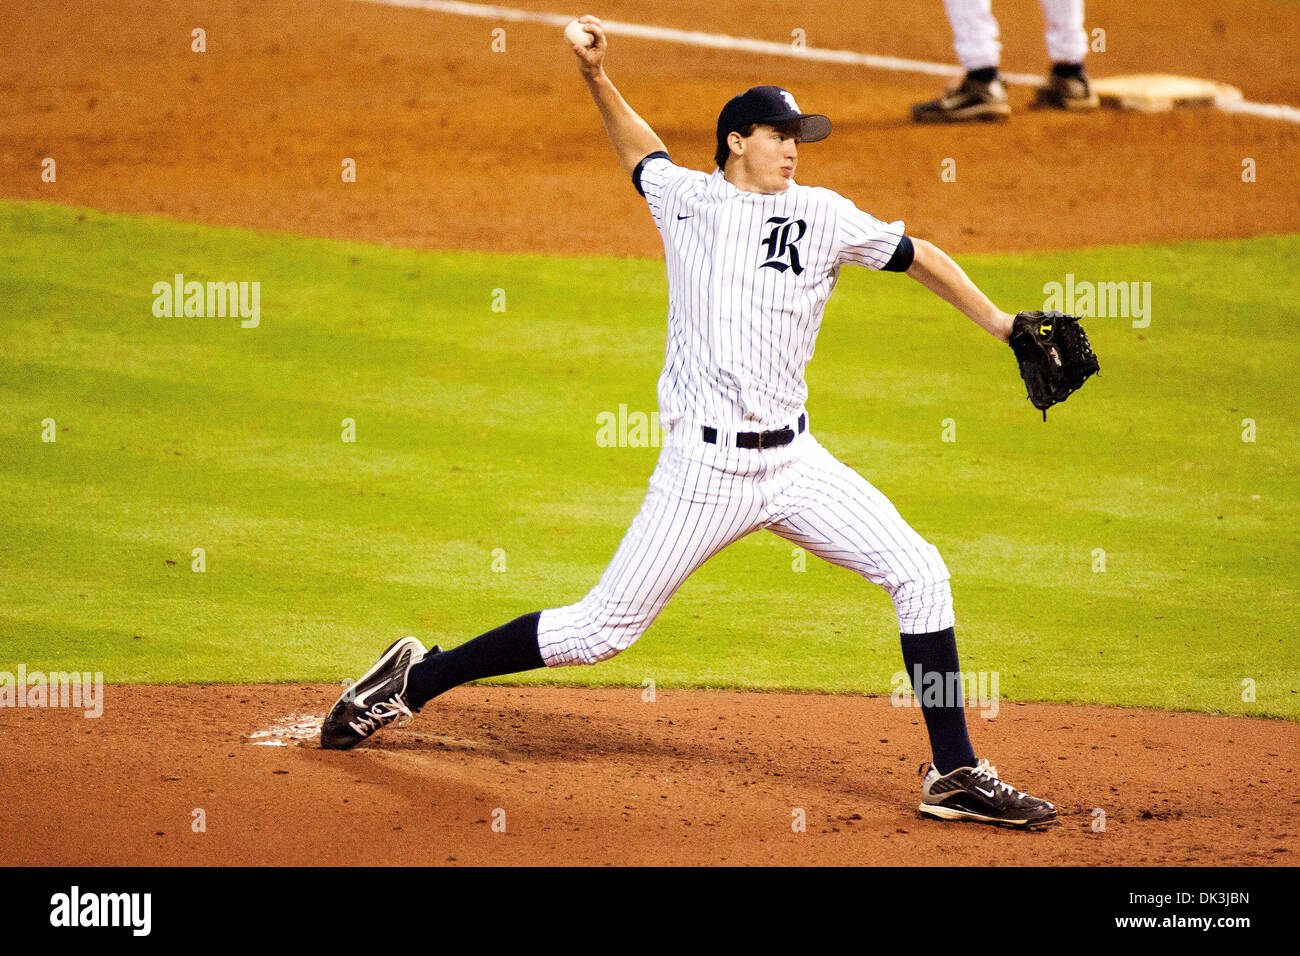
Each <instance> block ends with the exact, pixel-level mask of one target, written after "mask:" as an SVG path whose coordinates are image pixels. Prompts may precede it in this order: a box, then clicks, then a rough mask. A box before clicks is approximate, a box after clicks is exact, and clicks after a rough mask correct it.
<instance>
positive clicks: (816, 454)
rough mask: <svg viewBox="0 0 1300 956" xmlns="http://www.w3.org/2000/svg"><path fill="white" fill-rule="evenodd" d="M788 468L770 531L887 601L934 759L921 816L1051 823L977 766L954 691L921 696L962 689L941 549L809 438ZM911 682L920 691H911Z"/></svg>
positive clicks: (1038, 804)
mask: <svg viewBox="0 0 1300 956" xmlns="http://www.w3.org/2000/svg"><path fill="white" fill-rule="evenodd" d="M793 467H794V468H795V470H796V474H795V476H794V478H793V480H792V481H791V482H790V484H789V490H788V491H786V492H785V493H784V494H783V495H782V498H781V500H780V501H778V502H777V506H776V508H775V509H774V512H773V514H774V519H773V520H771V521H770V522H769V524H768V525H767V527H768V529H769V530H771V531H774V532H775V533H777V534H779V535H781V536H782V537H783V538H785V539H786V540H788V541H790V542H792V543H794V544H797V545H799V546H800V547H803V548H805V549H807V550H808V551H811V552H812V553H813V554H816V555H817V556H818V557H821V558H823V559H825V560H827V561H829V562H831V563H832V564H837V565H839V566H841V567H846V568H849V569H850V570H852V571H856V572H857V573H858V574H860V575H862V576H863V577H864V578H866V579H867V580H869V581H871V582H873V583H875V584H878V585H880V586H881V587H883V588H884V589H885V590H886V591H887V592H888V594H889V596H890V598H891V599H892V600H893V602H894V611H895V613H896V615H897V617H898V626H899V632H900V639H901V643H902V651H903V662H904V666H905V667H906V669H907V674H908V677H909V678H910V679H911V680H912V681H913V685H914V686H913V689H914V691H915V693H916V696H917V700H918V702H919V703H920V704H921V713H922V716H923V717H924V719H925V725H926V731H927V733H928V736H929V738H930V747H931V751H932V754H933V764H932V765H931V770H930V772H929V774H928V775H927V777H926V780H925V782H924V785H923V789H922V799H923V801H924V802H923V803H922V806H921V808H920V809H921V811H922V812H924V813H928V814H929V815H932V816H938V817H941V818H943V819H970V820H979V821H983V822H998V823H1003V824H1006V825H1012V826H1029V825H1034V824H1040V823H1046V822H1050V821H1051V820H1052V819H1055V816H1056V810H1055V808H1054V807H1052V805H1051V804H1050V803H1048V802H1047V801H1045V800H1039V799H1038V798H1036V797H1030V796H1028V795H1027V794H1022V793H1020V792H1019V791H1017V790H1014V789H1012V788H1010V787H1008V786H1007V785H1006V784H1004V783H1002V782H1001V781H996V771H995V770H993V769H992V768H991V767H989V766H988V764H987V762H986V761H977V760H976V757H975V752H974V749H973V748H972V746H971V742H970V737H969V734H968V732H967V728H966V715H965V700H964V698H963V696H962V695H961V693H950V692H949V693H940V694H937V695H936V694H927V693H923V690H924V687H925V686H926V685H931V686H932V685H933V684H934V683H935V682H937V686H938V687H939V688H943V689H944V690H946V691H951V690H955V689H958V688H962V687H964V684H963V682H962V680H961V668H960V665H959V663H958V658H957V639H956V635H955V632H954V623H955V621H954V614H953V605H952V591H951V589H950V586H949V580H948V579H949V574H948V568H947V565H946V564H944V561H943V558H942V557H941V556H940V555H939V551H938V549H937V548H935V547H934V545H932V544H930V543H929V542H928V541H926V540H925V539H924V538H922V537H921V535H919V534H918V533H917V532H916V531H915V530H914V529H913V528H912V527H911V525H909V524H908V523H907V522H906V521H904V520H903V518H902V516H901V515H900V514H899V513H898V509H897V508H895V507H894V505H893V503H892V502H890V501H889V499H888V498H887V497H885V495H884V494H883V493H881V492H880V490H879V489H877V488H876V487H875V486H874V485H872V484H871V483H870V482H868V481H867V480H866V479H865V478H863V477H862V476H861V475H859V474H858V473H857V472H855V471H854V470H853V469H852V468H849V467H848V466H847V465H845V464H844V463H843V462H840V461H838V460H837V459H836V458H835V457H834V456H833V455H831V454H830V453H829V452H827V451H826V450H825V449H824V448H822V446H821V445H820V444H818V443H817V442H816V441H815V440H814V439H813V438H812V436H811V435H809V436H808V437H807V442H806V446H805V449H804V450H803V452H802V454H801V455H800V458H799V459H798V461H797V462H796V463H795V464H794V466H793ZM918 677H919V678H920V682H921V683H922V686H917V684H918ZM992 781H996V784H995V783H993V782H992ZM985 792H987V793H988V794H989V795H988V796H984V795H983V794H985Z"/></svg>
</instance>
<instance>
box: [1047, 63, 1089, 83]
mask: <svg viewBox="0 0 1300 956" xmlns="http://www.w3.org/2000/svg"><path fill="white" fill-rule="evenodd" d="M1082 75H1083V64H1082V63H1053V64H1052V76H1059V77H1061V78H1062V79H1067V80H1068V79H1070V78H1071V77H1077V76H1082Z"/></svg>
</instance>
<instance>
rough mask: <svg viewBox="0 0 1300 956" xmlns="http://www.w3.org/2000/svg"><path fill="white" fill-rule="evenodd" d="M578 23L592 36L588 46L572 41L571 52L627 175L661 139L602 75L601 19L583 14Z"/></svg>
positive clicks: (604, 43) (660, 146) (605, 44)
mask: <svg viewBox="0 0 1300 956" xmlns="http://www.w3.org/2000/svg"><path fill="white" fill-rule="evenodd" d="M578 23H580V24H581V25H582V29H583V31H584V32H585V33H587V34H589V35H590V36H591V37H592V38H593V40H592V43H591V45H590V46H585V47H584V46H580V45H577V44H575V45H574V47H573V53H574V55H575V56H576V57H577V58H578V69H579V70H581V71H582V76H583V79H585V80H586V81H587V88H588V89H589V90H591V98H592V99H593V100H595V101H596V108H597V109H599V110H600V118H601V119H602V120H604V122H605V132H606V133H608V134H609V141H610V144H611V145H612V146H613V147H614V152H616V153H618V160H619V162H620V163H622V164H623V168H624V169H625V170H627V173H628V175H629V176H630V175H632V171H633V170H634V169H636V164H637V163H639V162H641V160H643V159H645V158H646V157H647V156H649V155H650V154H651V153H655V152H659V151H660V150H663V149H664V144H663V140H661V139H660V138H659V137H658V136H656V135H655V131H654V130H652V129H651V128H650V126H649V124H648V123H646V121H645V120H643V119H642V118H641V117H640V116H638V115H637V114H636V111H635V110H633V109H632V107H630V106H628V105H627V101H626V100H624V99H623V95H622V94H621V93H619V91H618V89H617V88H616V87H615V86H614V84H613V83H612V82H610V79H609V77H608V76H606V75H605V51H606V50H607V49H608V48H609V44H608V41H607V40H606V39H605V30H604V29H603V28H602V27H601V25H600V21H599V20H598V19H596V18H595V17H593V16H585V17H579V18H578ZM665 151H666V150H665Z"/></svg>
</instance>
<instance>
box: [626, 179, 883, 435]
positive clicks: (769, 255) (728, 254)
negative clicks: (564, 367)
mask: <svg viewBox="0 0 1300 956" xmlns="http://www.w3.org/2000/svg"><path fill="white" fill-rule="evenodd" d="M637 185H638V188H639V189H640V191H641V192H642V194H643V195H644V196H645V199H646V203H647V204H648V205H649V207H650V214H651V215H652V216H653V217H654V222H655V225H656V226H657V227H658V228H659V233H660V235H661V236H662V237H663V242H664V254H665V258H666V260H667V267H668V347H667V354H666V357H665V361H664V369H663V373H662V374H661V375H660V376H659V386H658V392H659V411H660V420H661V421H662V422H663V423H664V425H665V426H666V427H672V426H674V425H676V424H677V423H678V422H681V421H686V422H690V423H691V424H692V425H695V424H700V425H712V426H715V427H719V428H722V429H724V430H728V429H729V430H735V431H766V430H768V429H774V428H783V427H786V426H788V425H791V424H793V423H794V421H795V420H796V419H797V418H798V416H799V414H800V413H801V412H802V411H803V410H804V402H805V401H806V400H807V398H808V386H807V384H806V382H805V381H804V369H805V368H806V367H807V365H808V362H809V361H810V360H811V359H812V356H813V349H814V347H815V345H816V341H817V332H818V330H819V329H820V328H821V321H822V312H823V310H824V309H825V307H826V302H827V300H828V299H829V298H830V295H831V291H832V290H833V289H834V288H835V283H836V281H837V280H838V278H839V271H840V266H841V265H843V264H844V263H854V264H857V265H862V266H866V267H868V268H870V269H880V268H881V267H883V266H884V265H885V264H886V263H888V262H889V260H890V257H891V256H892V255H893V253H894V250H895V248H896V247H897V246H898V243H899V241H900V239H901V238H902V235H903V223H902V222H901V221H898V222H891V223H885V222H882V221H880V220H879V219H876V218H874V217H872V216H869V215H867V214H866V213H865V212H862V211H861V210H860V209H858V208H857V206H855V205H854V204H853V203H852V202H851V201H849V200H848V199H845V198H844V197H843V196H841V195H839V194H838V193H836V192H834V191H832V190H830V189H823V188H820V187H813V186H800V185H797V184H795V183H793V182H792V183H791V184H790V186H789V187H787V188H786V190H785V191H784V192H780V193H751V192H744V191H742V190H740V189H737V188H736V187H735V186H733V185H732V184H731V183H729V182H727V181H726V179H724V178H723V175H722V171H721V170H716V171H715V172H714V173H713V174H712V175H710V174H708V173H703V172H700V171H698V170H694V169H685V168H683V167H681V166H677V165H675V164H674V163H673V162H672V161H671V160H669V159H668V158H667V157H665V156H663V155H659V156H656V157H654V158H651V159H649V160H647V161H645V162H644V163H643V164H642V166H641V169H640V179H639V182H638V184H637Z"/></svg>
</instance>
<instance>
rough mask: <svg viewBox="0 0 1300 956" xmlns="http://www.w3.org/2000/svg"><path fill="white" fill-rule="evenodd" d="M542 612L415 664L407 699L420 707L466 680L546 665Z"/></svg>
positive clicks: (426, 657) (409, 680)
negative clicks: (541, 635)
mask: <svg viewBox="0 0 1300 956" xmlns="http://www.w3.org/2000/svg"><path fill="white" fill-rule="evenodd" d="M541 614H542V612H541V611H534V612H533V613H531V614H525V615H524V616H523V617H517V618H515V619H514V620H513V621H511V622H510V623H509V624H502V625H501V626H500V627H498V628H496V629H495V630H492V631H488V632H487V633H486V634H480V635H479V636H478V637H476V638H474V639H473V640H472V641H466V642H465V643H464V644H462V645H460V646H459V647H453V648H452V649H451V650H449V651H443V652H441V653H439V654H428V655H426V656H425V658H424V660H422V661H420V663H418V664H416V665H415V666H414V667H412V668H411V673H410V674H409V675H408V676H407V679H406V701H407V703H408V704H410V705H411V709H412V710H419V709H420V708H421V707H423V706H424V705H425V704H427V703H428V702H429V701H431V700H433V698H435V697H437V696H438V695H439V694H441V693H443V692H444V691H448V690H451V689H452V688H453V687H456V686H458V685H460V684H463V683H465V682H466V681H471V680H480V679H482V678H484V677H499V676H500V675H502V674H517V673H519V671H531V670H535V669H537V668H538V667H545V666H546V662H545V661H543V660H542V652H541V651H540V650H539V649H538V647H537V619H538V618H539V617H541Z"/></svg>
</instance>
